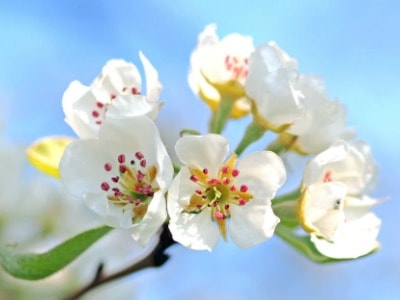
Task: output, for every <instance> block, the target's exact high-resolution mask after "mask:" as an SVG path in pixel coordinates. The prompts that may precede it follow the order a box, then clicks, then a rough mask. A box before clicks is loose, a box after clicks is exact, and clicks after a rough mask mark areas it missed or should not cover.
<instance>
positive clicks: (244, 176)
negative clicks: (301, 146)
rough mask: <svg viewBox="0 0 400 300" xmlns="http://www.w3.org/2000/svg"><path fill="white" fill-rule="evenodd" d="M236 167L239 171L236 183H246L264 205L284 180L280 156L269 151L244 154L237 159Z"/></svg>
mask: <svg viewBox="0 0 400 300" xmlns="http://www.w3.org/2000/svg"><path fill="white" fill-rule="evenodd" d="M237 169H238V170H239V171H240V173H239V176H238V177H237V179H236V183H237V185H238V186H240V185H242V184H245V185H247V186H248V187H249V192H250V193H252V194H253V196H254V197H255V198H256V199H260V200H261V201H262V202H260V203H258V204H264V205H265V204H266V203H267V202H268V201H269V200H271V199H272V198H273V197H274V196H275V193H276V191H277V190H278V188H280V187H281V186H282V184H283V183H284V182H285V180H286V170H285V167H284V165H283V162H282V160H281V158H280V157H279V156H278V155H276V154H275V153H273V152H271V151H258V152H253V153H251V154H249V155H247V156H245V157H244V158H242V159H241V160H240V161H239V163H238V165H237ZM252 201H253V200H252ZM256 201H257V200H256Z"/></svg>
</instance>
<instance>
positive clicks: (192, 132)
mask: <svg viewBox="0 0 400 300" xmlns="http://www.w3.org/2000/svg"><path fill="white" fill-rule="evenodd" d="M186 134H189V135H200V132H199V131H197V130H196V129H182V130H181V131H180V132H179V136H180V137H182V136H184V135H186Z"/></svg>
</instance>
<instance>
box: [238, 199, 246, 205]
mask: <svg viewBox="0 0 400 300" xmlns="http://www.w3.org/2000/svg"><path fill="white" fill-rule="evenodd" d="M246 203H247V202H246V200H244V199H243V198H240V199H239V205H241V206H243V205H245V204H246Z"/></svg>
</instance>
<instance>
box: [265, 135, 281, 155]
mask: <svg viewBox="0 0 400 300" xmlns="http://www.w3.org/2000/svg"><path fill="white" fill-rule="evenodd" d="M265 150H268V151H272V152H275V153H276V154H278V155H280V154H282V153H283V152H285V150H286V147H285V145H284V144H283V143H282V141H281V140H280V139H279V137H277V138H276V139H275V140H274V141H272V142H271V143H270V144H269V145H268V146H267V148H266V149H265Z"/></svg>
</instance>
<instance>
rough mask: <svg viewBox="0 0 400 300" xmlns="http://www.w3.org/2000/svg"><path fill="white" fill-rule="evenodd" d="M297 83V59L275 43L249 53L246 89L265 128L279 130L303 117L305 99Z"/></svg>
mask: <svg viewBox="0 0 400 300" xmlns="http://www.w3.org/2000/svg"><path fill="white" fill-rule="evenodd" d="M297 81H298V72H297V62H296V60H295V59H293V58H291V57H290V56H289V55H288V54H287V53H286V52H284V51H283V50H282V49H280V48H279V47H278V45H277V44H276V43H274V42H269V43H268V44H264V45H261V46H259V47H257V49H256V50H255V52H253V53H252V54H251V56H250V63H249V72H248V76H247V80H246V83H245V89H246V93H247V95H248V96H249V97H250V98H251V99H252V100H253V101H254V104H255V106H256V109H257V117H258V119H259V122H260V123H263V124H265V125H264V126H265V127H269V128H270V129H273V128H276V129H278V128H279V127H281V126H284V125H288V124H292V123H293V122H294V121H295V120H297V119H298V118H300V117H301V116H302V114H303V110H304V105H303V100H304V99H303V95H302V94H301V92H300V91H299V89H298V88H297ZM271 127H272V128H271Z"/></svg>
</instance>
